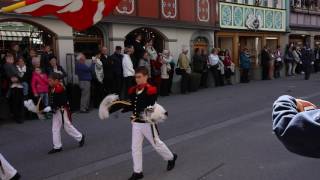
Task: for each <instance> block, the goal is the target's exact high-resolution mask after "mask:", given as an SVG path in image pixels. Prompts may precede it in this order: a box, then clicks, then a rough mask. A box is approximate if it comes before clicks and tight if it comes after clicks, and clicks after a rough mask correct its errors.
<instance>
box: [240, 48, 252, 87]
mask: <svg viewBox="0 0 320 180" xmlns="http://www.w3.org/2000/svg"><path fill="white" fill-rule="evenodd" d="M250 67H251V59H250V54H249V52H248V49H247V48H245V49H243V51H242V52H241V53H240V68H241V78H240V82H241V83H249V82H250V80H249V70H250Z"/></svg>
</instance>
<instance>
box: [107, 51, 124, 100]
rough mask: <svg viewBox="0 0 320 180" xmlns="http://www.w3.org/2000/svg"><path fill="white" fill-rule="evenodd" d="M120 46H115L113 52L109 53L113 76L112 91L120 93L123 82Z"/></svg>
mask: <svg viewBox="0 0 320 180" xmlns="http://www.w3.org/2000/svg"><path fill="white" fill-rule="evenodd" d="M121 51H122V47H121V46H117V47H116V50H115V52H114V53H113V54H112V55H111V57H110V58H111V59H112V61H113V70H112V71H113V77H114V92H113V93H116V94H118V95H121V90H122V83H123V68H122V59H123V54H121Z"/></svg>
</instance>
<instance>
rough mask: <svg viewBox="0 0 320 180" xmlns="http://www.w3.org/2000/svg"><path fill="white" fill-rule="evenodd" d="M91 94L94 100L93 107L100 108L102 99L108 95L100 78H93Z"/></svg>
mask: <svg viewBox="0 0 320 180" xmlns="http://www.w3.org/2000/svg"><path fill="white" fill-rule="evenodd" d="M91 89H92V90H91V92H92V93H91V96H92V100H93V107H95V108H98V107H99V106H100V103H101V101H102V100H103V98H104V97H105V96H106V95H107V94H106V93H105V91H104V86H103V84H102V83H100V82H99V81H98V80H93V81H92V85H91Z"/></svg>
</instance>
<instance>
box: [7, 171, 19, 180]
mask: <svg viewBox="0 0 320 180" xmlns="http://www.w3.org/2000/svg"><path fill="white" fill-rule="evenodd" d="M20 178H21V175H20V174H19V173H16V175H14V176H13V177H12V178H11V179H10V180H19V179H20Z"/></svg>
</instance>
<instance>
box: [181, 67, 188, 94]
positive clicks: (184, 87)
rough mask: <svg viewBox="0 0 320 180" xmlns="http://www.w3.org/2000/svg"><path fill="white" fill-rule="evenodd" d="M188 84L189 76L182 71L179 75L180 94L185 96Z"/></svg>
mask: <svg viewBox="0 0 320 180" xmlns="http://www.w3.org/2000/svg"><path fill="white" fill-rule="evenodd" d="M189 82H190V75H189V74H188V73H187V72H186V71H184V72H182V74H181V93H182V94H185V93H187V91H188V89H189Z"/></svg>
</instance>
